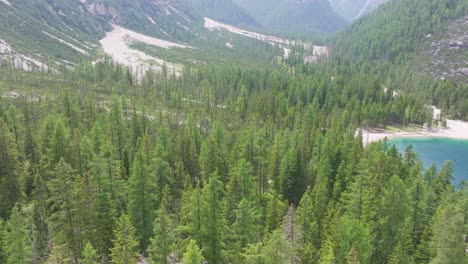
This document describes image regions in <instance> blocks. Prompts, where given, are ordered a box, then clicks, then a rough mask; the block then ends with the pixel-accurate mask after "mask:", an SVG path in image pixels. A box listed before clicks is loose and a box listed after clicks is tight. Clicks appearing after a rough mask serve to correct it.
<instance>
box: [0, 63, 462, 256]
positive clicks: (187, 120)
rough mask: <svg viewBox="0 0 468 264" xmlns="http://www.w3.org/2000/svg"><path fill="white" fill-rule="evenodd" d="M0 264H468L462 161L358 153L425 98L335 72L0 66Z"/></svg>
mask: <svg viewBox="0 0 468 264" xmlns="http://www.w3.org/2000/svg"><path fill="white" fill-rule="evenodd" d="M0 70H1V72H2V74H1V75H0V76H1V79H0V89H1V90H2V94H3V96H2V98H1V99H0V131H1V133H0V144H1V147H0V150H1V155H2V158H1V159H0V168H1V170H0V176H1V178H0V201H1V203H0V217H1V219H2V224H1V225H0V226H1V229H2V231H1V232H0V234H1V236H0V237H1V238H0V239H1V241H2V242H1V245H2V247H1V249H2V251H1V252H2V253H1V254H0V256H1V263H6V264H13V263H14V264H17V263H98V262H101V263H108V262H110V263H136V261H137V257H138V258H140V260H142V259H146V260H147V261H148V262H149V263H177V262H178V261H183V262H184V263H201V261H202V260H203V259H205V260H206V261H208V263H300V262H302V263H428V262H429V261H433V262H432V263H465V262H466V261H467V258H466V256H465V255H464V247H465V245H464V244H465V243H464V241H463V234H465V233H466V229H465V225H464V224H465V223H466V219H467V212H468V193H467V192H466V189H465V187H464V186H463V187H462V188H461V189H459V190H457V191H456V190H455V187H454V186H453V185H452V184H451V179H452V173H453V165H452V164H451V163H446V164H445V165H444V167H443V168H439V169H440V170H437V169H436V168H435V167H432V168H430V169H428V170H427V171H423V170H422V168H421V163H420V161H419V160H418V158H417V155H416V154H415V153H414V152H413V151H412V150H411V149H408V150H407V151H406V153H404V154H400V153H398V152H397V150H396V149H395V148H391V147H389V146H388V145H386V144H376V145H372V146H369V147H367V148H364V147H363V145H362V138H361V137H360V136H357V138H356V137H355V129H356V127H357V126H359V125H365V124H386V123H389V122H413V123H423V122H424V121H425V120H426V119H427V117H428V116H430V113H429V112H428V111H427V109H426V107H424V104H423V102H422V101H420V100H418V99H416V98H414V97H411V96H408V95H405V94H403V95H402V96H398V97H393V96H392V91H391V90H388V91H387V92H385V89H383V88H382V86H381V84H380V82H379V81H378V80H379V79H381V78H384V76H379V75H373V76H370V75H368V74H361V73H359V72H354V71H350V70H349V69H346V68H343V69H339V68H338V69H337V68H335V67H330V66H327V65H321V66H320V65H316V66H305V65H302V64H298V65H296V66H294V67H290V68H289V69H288V68H285V69H282V70H273V71H272V70H254V69H248V68H226V67H211V66H208V67H197V68H187V69H186V70H184V73H183V75H182V76H181V77H180V78H174V77H173V76H172V77H171V76H163V75H161V74H156V75H155V74H149V75H147V77H146V78H145V79H143V80H142V82H141V83H138V82H137V81H136V80H135V79H134V78H133V77H132V76H131V75H130V74H129V71H128V70H125V68H122V67H121V66H116V65H113V64H111V63H107V62H102V63H99V64H97V65H96V66H91V65H83V66H82V67H80V68H77V69H76V70H75V71H66V70H65V71H63V72H62V73H61V74H60V75H55V74H52V73H50V74H46V73H28V74H24V73H23V72H21V71H15V70H13V69H11V68H5V67H4V68H1V69H0Z"/></svg>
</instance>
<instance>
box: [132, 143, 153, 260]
mask: <svg viewBox="0 0 468 264" xmlns="http://www.w3.org/2000/svg"><path fill="white" fill-rule="evenodd" d="M156 193H157V188H156V186H155V179H154V177H153V175H151V173H150V170H149V167H148V160H147V158H146V156H145V153H144V152H143V146H141V147H140V149H139V150H138V151H137V153H136V156H135V160H134V162H133V167H132V175H131V176H130V179H129V191H128V213H129V216H130V219H131V221H132V224H133V225H134V227H135V229H136V235H137V237H138V239H139V240H140V243H141V249H142V250H143V251H145V250H146V248H147V247H148V245H149V238H150V237H151V235H152V232H153V221H154V218H155V217H154V211H155V210H156V201H157V197H156V195H155V194H156Z"/></svg>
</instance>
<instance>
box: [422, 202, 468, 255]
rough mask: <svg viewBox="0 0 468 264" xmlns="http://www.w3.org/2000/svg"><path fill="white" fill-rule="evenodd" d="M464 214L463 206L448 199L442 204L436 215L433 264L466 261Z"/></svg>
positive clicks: (432, 246)
mask: <svg viewBox="0 0 468 264" xmlns="http://www.w3.org/2000/svg"><path fill="white" fill-rule="evenodd" d="M464 219H465V218H464V214H463V212H462V210H461V208H460V207H459V206H458V205H457V204H454V201H448V202H447V203H445V204H443V205H441V206H440V208H439V210H438V212H437V213H436V215H435V221H434V227H433V232H434V236H433V239H432V245H431V248H432V250H433V251H434V252H435V253H436V254H435V258H434V259H433V260H432V261H431V262H430V263H431V264H442V263H466V262H467V259H466V256H465V243H464V241H463V236H462V234H463V233H464V231H463V230H464V228H465V227H464V224H465V222H464Z"/></svg>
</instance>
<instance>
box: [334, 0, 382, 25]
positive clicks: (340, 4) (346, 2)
mask: <svg viewBox="0 0 468 264" xmlns="http://www.w3.org/2000/svg"><path fill="white" fill-rule="evenodd" d="M329 1H330V4H331V6H332V8H333V9H334V10H335V11H336V12H337V13H339V14H340V15H342V16H343V17H345V18H346V19H348V20H349V21H352V20H355V19H358V18H360V17H361V16H363V15H365V14H367V13H369V12H371V11H372V10H374V9H376V8H377V7H378V6H379V5H381V4H383V3H385V2H387V1H389V0H329Z"/></svg>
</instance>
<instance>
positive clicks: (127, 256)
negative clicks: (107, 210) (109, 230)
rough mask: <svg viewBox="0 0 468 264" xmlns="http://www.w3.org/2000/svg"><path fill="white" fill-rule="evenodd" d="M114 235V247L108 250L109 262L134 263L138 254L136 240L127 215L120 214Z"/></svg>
mask: <svg viewBox="0 0 468 264" xmlns="http://www.w3.org/2000/svg"><path fill="white" fill-rule="evenodd" d="M114 235H115V239H114V240H112V242H113V243H114V247H113V248H111V250H110V251H111V254H110V257H111V263H113V264H134V263H135V262H136V261H135V260H136V257H137V256H138V250H137V249H138V242H137V240H136V239H135V228H134V227H133V226H132V223H131V222H130V219H129V218H128V216H127V215H125V214H122V215H121V216H120V218H119V220H118V221H117V227H116V229H115V231H114Z"/></svg>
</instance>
